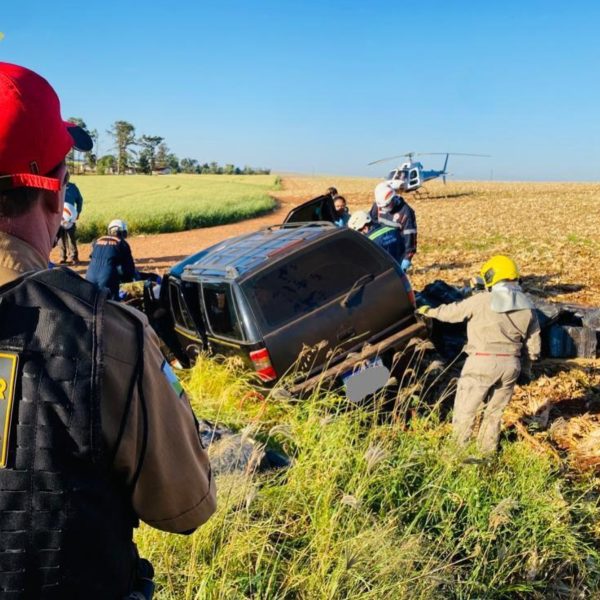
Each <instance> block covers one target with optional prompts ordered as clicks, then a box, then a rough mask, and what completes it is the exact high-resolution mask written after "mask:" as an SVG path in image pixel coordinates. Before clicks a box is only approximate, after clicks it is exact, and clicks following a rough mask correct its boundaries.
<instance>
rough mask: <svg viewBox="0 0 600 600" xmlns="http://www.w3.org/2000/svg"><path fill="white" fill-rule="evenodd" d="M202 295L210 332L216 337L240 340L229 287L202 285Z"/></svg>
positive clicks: (211, 284) (218, 284)
mask: <svg viewBox="0 0 600 600" xmlns="http://www.w3.org/2000/svg"><path fill="white" fill-rule="evenodd" d="M202 294H203V296H204V306H205V308H206V316H207V318H208V323H209V325H210V328H211V330H212V332H213V333H214V334H215V335H217V336H222V337H228V338H233V339H236V340H239V339H242V335H241V328H240V324H239V321H238V318H237V312H236V310H235V305H234V300H233V295H232V291H231V286H230V285H229V284H226V283H203V284H202Z"/></svg>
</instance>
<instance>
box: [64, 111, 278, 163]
mask: <svg viewBox="0 0 600 600" xmlns="http://www.w3.org/2000/svg"><path fill="white" fill-rule="evenodd" d="M69 121H71V122H72V123H76V124H77V125H79V126H80V127H83V128H84V129H85V130H86V131H88V132H89V134H90V136H91V137H92V139H93V140H94V148H93V149H92V150H91V151H90V152H79V151H78V150H75V149H73V150H72V151H71V153H70V154H69V156H68V158H67V162H68V163H69V167H70V169H71V171H72V172H74V173H77V172H80V173H81V172H87V171H91V172H95V173H97V174H99V175H108V174H111V175H112V174H117V175H122V174H125V173H143V174H147V175H150V174H152V173H156V172H159V173H160V172H163V173H164V172H169V173H195V174H198V175H203V174H212V175H256V174H263V175H269V174H270V173H271V169H262V168H255V167H249V166H244V167H242V168H240V167H237V166H236V165H234V164H230V163H229V164H226V165H223V166H221V165H219V164H218V163H217V162H214V161H212V162H204V163H201V162H200V161H199V160H197V159H195V158H182V159H179V157H177V156H176V155H175V154H174V153H173V152H171V150H170V149H169V147H168V146H167V144H166V143H165V138H164V137H162V136H159V135H146V134H143V135H140V136H138V135H137V133H136V131H135V127H134V125H132V124H131V123H129V122H128V121H115V122H114V123H113V124H112V125H111V127H110V129H108V130H107V132H106V133H107V134H108V135H109V136H110V137H111V138H112V140H113V141H114V146H113V148H112V150H113V152H112V153H109V154H104V155H102V156H98V155H97V154H96V152H97V148H98V137H99V136H98V131H97V130H96V129H88V127H87V125H86V123H85V121H83V119H80V118H78V117H71V118H70V119H69Z"/></svg>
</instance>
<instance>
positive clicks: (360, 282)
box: [340, 273, 375, 307]
mask: <svg viewBox="0 0 600 600" xmlns="http://www.w3.org/2000/svg"><path fill="white" fill-rule="evenodd" d="M373 279H375V275H373V274H372V273H368V274H367V275H363V276H362V277H360V278H359V279H357V280H356V281H355V282H354V284H353V285H352V287H351V288H350V290H349V291H348V293H347V294H346V295H345V296H344V298H343V299H342V301H341V302H340V304H341V305H342V306H344V307H346V306H348V304H349V303H350V300H352V298H354V296H356V294H358V292H360V290H362V289H363V288H364V287H365V285H367V283H370V282H371V281H373Z"/></svg>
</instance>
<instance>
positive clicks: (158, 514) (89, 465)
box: [0, 233, 215, 600]
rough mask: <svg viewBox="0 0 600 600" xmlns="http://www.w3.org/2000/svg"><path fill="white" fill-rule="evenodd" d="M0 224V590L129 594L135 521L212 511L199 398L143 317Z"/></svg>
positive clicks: (192, 522)
mask: <svg viewBox="0 0 600 600" xmlns="http://www.w3.org/2000/svg"><path fill="white" fill-rule="evenodd" d="M45 267H46V260H45V259H44V257H43V256H42V255H41V254H39V253H38V252H37V251H36V250H35V249H34V248H33V247H32V246H30V245H28V244H27V243H25V242H24V241H22V240H20V239H18V238H16V237H13V236H11V235H8V234H6V233H0V286H1V287H0V298H1V301H0V313H2V314H1V317H0V318H1V319H2V320H1V325H0V384H1V385H0V560H1V563H0V590H3V592H2V593H0V596H2V597H3V598H4V597H5V596H4V594H7V595H6V598H13V597H14V598H18V599H19V600H29V599H33V598H41V599H44V600H46V599H48V600H50V599H55V598H56V599H58V598H61V599H66V600H70V599H76V598H90V599H96V600H100V599H103V600H106V599H114V600H117V599H120V598H122V597H124V596H125V595H126V594H127V593H129V591H130V590H131V585H132V580H133V577H134V571H135V566H136V554H135V547H134V546H133V543H132V531H133V528H134V527H135V526H136V525H137V520H138V518H139V519H142V520H143V521H145V522H146V523H148V524H150V525H152V526H153V527H156V528H158V529H161V530H164V531H169V532H179V533H183V532H188V531H191V530H194V529H195V528H196V527H198V526H199V525H200V524H201V523H203V522H205V521H206V520H207V519H208V518H209V517H210V515H211V514H212V513H213V512H214V510H215V486H214V481H213V478H212V476H211V471H210V465H209V462H208V458H207V454H206V452H205V450H204V449H203V448H202V445H201V442H200V439H199V435H198V431H197V427H196V423H195V418H194V415H193V413H192V410H191V408H190V405H189V402H188V400H187V399H186V397H185V395H184V393H183V392H182V390H181V388H180V386H179V384H178V383H177V381H176V379H175V378H174V377H173V375H172V373H171V372H170V368H169V367H168V365H167V364H166V363H165V361H164V359H163V357H162V354H161V353H160V350H159V348H158V343H157V339H156V336H155V334H154V333H153V331H152V329H151V328H150V327H149V325H148V322H147V320H146V318H145V317H144V316H143V315H142V314H141V313H139V312H137V311H135V310H133V309H130V308H128V307H125V306H121V305H118V304H116V303H113V302H110V301H106V292H105V291H102V290H100V289H99V288H97V287H96V286H93V285H91V284H90V283H88V282H86V281H85V280H83V279H81V278H80V277H79V276H77V275H76V274H74V273H73V272H72V271H70V270H68V269H62V268H61V269H54V270H46V269H45Z"/></svg>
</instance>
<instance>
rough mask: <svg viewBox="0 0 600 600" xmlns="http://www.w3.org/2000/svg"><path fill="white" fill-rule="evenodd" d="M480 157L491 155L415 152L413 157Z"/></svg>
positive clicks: (489, 156) (489, 155)
mask: <svg viewBox="0 0 600 600" xmlns="http://www.w3.org/2000/svg"><path fill="white" fill-rule="evenodd" d="M446 154H449V155H450V156H481V157H482V158H491V156H492V155H491V154H467V153H465V152H417V153H415V156H446Z"/></svg>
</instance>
